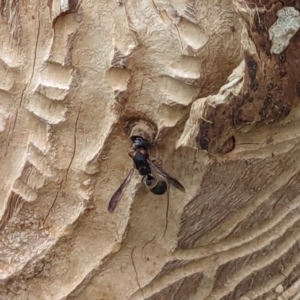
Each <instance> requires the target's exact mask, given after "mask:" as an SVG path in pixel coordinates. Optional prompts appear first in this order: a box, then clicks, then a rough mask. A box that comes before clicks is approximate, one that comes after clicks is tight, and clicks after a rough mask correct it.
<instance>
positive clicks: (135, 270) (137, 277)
mask: <svg viewBox="0 0 300 300" xmlns="http://www.w3.org/2000/svg"><path fill="white" fill-rule="evenodd" d="M134 249H135V246H134V247H133V248H132V251H131V255H130V258H131V262H132V266H133V268H134V272H135V278H136V282H137V284H138V286H139V289H140V291H141V292H142V296H143V299H145V297H144V292H143V289H142V288H141V285H140V281H139V276H138V271H137V269H136V266H135V263H134V259H133V252H134Z"/></svg>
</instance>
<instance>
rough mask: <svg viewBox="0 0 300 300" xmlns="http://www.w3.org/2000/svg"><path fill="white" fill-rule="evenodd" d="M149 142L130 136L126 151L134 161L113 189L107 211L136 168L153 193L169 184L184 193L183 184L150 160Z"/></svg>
mask: <svg viewBox="0 0 300 300" xmlns="http://www.w3.org/2000/svg"><path fill="white" fill-rule="evenodd" d="M149 148H150V143H149V142H148V141H147V140H145V139H143V138H142V137H133V138H132V149H131V151H130V152H129V153H128V154H129V156H130V157H131V158H132V160H133V163H134V168H132V169H131V170H130V171H129V173H128V174H127V176H126V177H125V179H124V180H123V182H122V183H121V185H120V186H119V188H118V189H117V190H116V191H115V193H114V194H113V196H112V197H111V199H110V201H109V204H108V211H109V212H110V213H113V211H114V210H115V208H116V206H117V205H118V203H119V201H120V200H121V196H122V193H123V190H124V189H125V187H126V186H127V185H128V184H129V182H130V180H131V178H132V175H133V173H134V170H135V169H137V170H138V172H139V174H140V175H141V176H143V177H142V182H143V183H144V184H145V186H146V187H147V188H148V189H149V191H150V192H152V193H153V194H155V195H163V194H164V193H165V192H167V191H168V190H169V188H170V184H171V185H173V186H174V187H175V188H177V189H179V190H180V191H182V192H184V193H185V188H184V186H183V185H182V184H181V183H180V182H179V181H178V180H177V179H176V178H174V177H172V176H171V175H169V174H168V173H167V172H166V171H165V170H164V169H163V168H162V167H160V166H159V164H158V162H157V160H151V159H150V157H149V152H148V149H149Z"/></svg>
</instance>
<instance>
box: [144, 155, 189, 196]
mask: <svg viewBox="0 0 300 300" xmlns="http://www.w3.org/2000/svg"><path fill="white" fill-rule="evenodd" d="M148 162H149V165H150V168H151V171H152V174H153V176H154V177H155V178H156V179H159V178H161V179H164V180H167V181H168V182H169V183H170V184H172V185H173V186H174V187H175V188H177V189H178V190H180V191H182V192H183V193H185V188H184V186H183V185H182V184H181V183H180V182H179V181H178V180H177V179H176V178H174V177H172V176H171V175H170V174H168V173H167V172H166V171H165V170H164V169H163V168H162V167H160V166H158V165H156V164H155V163H153V162H152V161H151V160H150V159H148Z"/></svg>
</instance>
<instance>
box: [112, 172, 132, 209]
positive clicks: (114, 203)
mask: <svg viewBox="0 0 300 300" xmlns="http://www.w3.org/2000/svg"><path fill="white" fill-rule="evenodd" d="M133 171H134V169H131V170H130V171H129V173H128V174H127V176H126V178H125V179H124V180H123V182H122V184H121V185H120V186H119V188H118V189H117V190H116V191H115V193H114V194H113V195H112V197H111V199H110V200H109V203H108V211H109V212H110V213H113V211H114V210H115V208H116V206H117V205H118V203H119V202H120V200H121V196H122V192H123V190H124V188H125V187H126V186H127V185H128V183H129V182H130V180H131V177H132V174H133Z"/></svg>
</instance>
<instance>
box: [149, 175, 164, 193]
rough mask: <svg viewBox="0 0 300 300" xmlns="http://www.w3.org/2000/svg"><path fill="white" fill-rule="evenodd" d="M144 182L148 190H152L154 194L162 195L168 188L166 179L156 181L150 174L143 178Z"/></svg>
mask: <svg viewBox="0 0 300 300" xmlns="http://www.w3.org/2000/svg"><path fill="white" fill-rule="evenodd" d="M145 184H146V186H147V187H148V189H149V190H150V192H152V193H153V194H155V195H163V194H164V193H165V192H166V191H167V189H168V185H167V182H166V181H163V180H161V181H158V180H156V179H155V178H154V177H153V176H151V175H148V176H147V177H146V178H145Z"/></svg>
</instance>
